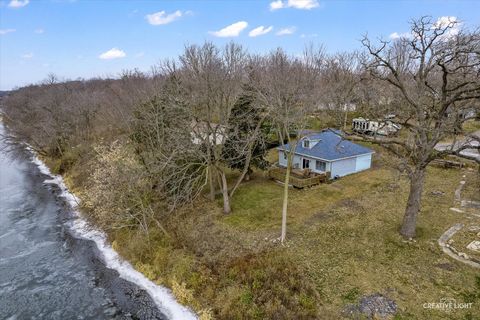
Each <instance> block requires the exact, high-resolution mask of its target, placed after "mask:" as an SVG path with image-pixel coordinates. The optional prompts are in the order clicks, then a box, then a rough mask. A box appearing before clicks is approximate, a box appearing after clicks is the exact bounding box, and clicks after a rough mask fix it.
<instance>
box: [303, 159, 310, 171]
mask: <svg viewBox="0 0 480 320" xmlns="http://www.w3.org/2000/svg"><path fill="white" fill-rule="evenodd" d="M308 168H310V160H308V159H303V169H308Z"/></svg>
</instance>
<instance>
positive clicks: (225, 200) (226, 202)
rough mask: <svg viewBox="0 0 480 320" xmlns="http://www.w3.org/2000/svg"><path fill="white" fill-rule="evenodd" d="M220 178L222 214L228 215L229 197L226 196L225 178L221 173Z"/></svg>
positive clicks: (229, 209) (229, 210) (226, 185)
mask: <svg viewBox="0 0 480 320" xmlns="http://www.w3.org/2000/svg"><path fill="white" fill-rule="evenodd" d="M220 176H221V178H222V195H223V213H225V214H229V213H230V212H231V211H232V209H231V207H230V196H229V194H228V184H227V177H226V176H225V173H224V172H223V171H221V172H220Z"/></svg>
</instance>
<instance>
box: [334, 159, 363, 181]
mask: <svg viewBox="0 0 480 320" xmlns="http://www.w3.org/2000/svg"><path fill="white" fill-rule="evenodd" d="M356 163H357V161H356V158H348V159H342V160H338V161H333V162H332V169H331V177H332V178H334V177H335V176H339V177H343V176H346V175H347V174H351V173H354V172H356V171H355V169H356Z"/></svg>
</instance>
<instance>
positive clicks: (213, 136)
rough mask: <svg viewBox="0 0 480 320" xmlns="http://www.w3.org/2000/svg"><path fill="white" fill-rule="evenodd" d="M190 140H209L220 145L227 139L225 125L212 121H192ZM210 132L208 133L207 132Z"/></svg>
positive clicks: (198, 142) (197, 142) (203, 141)
mask: <svg viewBox="0 0 480 320" xmlns="http://www.w3.org/2000/svg"><path fill="white" fill-rule="evenodd" d="M191 128H192V131H191V132H190V134H191V136H192V142H193V143H194V144H202V143H205V142H207V141H208V142H210V143H211V144H214V145H222V144H223V143H224V142H225V140H226V139H227V127H226V126H224V125H221V124H217V123H214V122H210V123H208V122H204V121H198V122H197V121H192V124H191ZM209 132H210V134H208V133H209Z"/></svg>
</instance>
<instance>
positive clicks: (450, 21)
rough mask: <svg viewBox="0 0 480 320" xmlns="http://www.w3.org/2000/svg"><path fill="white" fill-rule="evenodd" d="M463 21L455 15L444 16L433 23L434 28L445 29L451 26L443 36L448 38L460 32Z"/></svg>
mask: <svg viewBox="0 0 480 320" xmlns="http://www.w3.org/2000/svg"><path fill="white" fill-rule="evenodd" d="M460 25H461V22H460V21H458V19H457V17H454V16H450V17H449V16H444V17H440V18H438V19H437V22H435V23H434V24H433V27H432V28H433V29H443V28H447V27H449V29H447V31H446V32H445V34H444V35H443V36H442V38H443V39H445V40H448V39H450V38H452V37H455V36H456V35H457V34H458V33H459V32H460Z"/></svg>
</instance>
